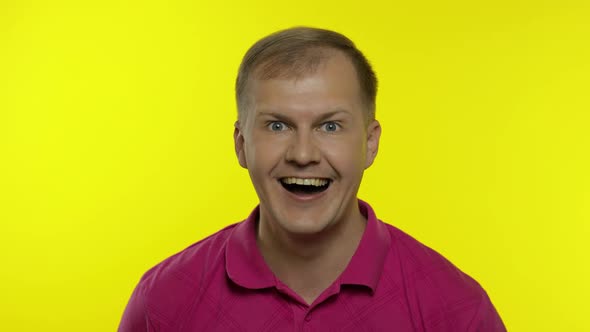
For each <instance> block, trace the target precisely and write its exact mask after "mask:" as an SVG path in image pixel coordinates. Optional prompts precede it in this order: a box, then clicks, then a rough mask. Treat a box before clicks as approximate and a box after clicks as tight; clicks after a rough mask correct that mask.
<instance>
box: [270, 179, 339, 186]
mask: <svg viewBox="0 0 590 332" xmlns="http://www.w3.org/2000/svg"><path fill="white" fill-rule="evenodd" d="M281 181H283V183H285V184H298V185H304V186H316V187H319V186H324V185H326V184H327V183H328V180H324V179H301V178H283V179H281Z"/></svg>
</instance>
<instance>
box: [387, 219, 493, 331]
mask: <svg viewBox="0 0 590 332" xmlns="http://www.w3.org/2000/svg"><path fill="white" fill-rule="evenodd" d="M387 227H388V229H389V234H390V235H391V240H392V241H391V247H390V253H389V259H388V267H386V270H388V271H387V272H386V273H388V274H390V276H395V279H397V280H398V282H399V283H401V284H402V285H403V287H404V289H405V293H406V298H407V300H408V305H409V307H410V311H411V312H412V313H413V315H416V316H417V320H419V321H420V322H421V323H420V324H423V325H425V326H424V329H425V330H426V331H428V330H430V329H435V330H437V331H471V330H472V328H473V327H474V326H475V325H476V324H481V323H482V322H483V323H485V324H492V325H493V326H495V328H494V329H491V330H488V329H484V330H481V331H504V330H503V329H501V328H497V327H498V326H501V327H503V325H502V323H501V320H500V318H499V316H498V314H497V312H496V310H495V308H494V307H493V305H492V303H491V301H490V299H489V297H488V295H487V293H486V291H485V290H484V289H483V288H482V287H481V285H480V284H479V283H478V282H477V281H476V280H475V279H473V278H472V277H471V276H469V275H468V274H466V273H465V272H463V271H461V270H460V269H459V268H458V267H457V266H455V265H454V264H453V263H451V261H449V260H448V259H447V258H445V257H444V256H442V255H441V254H440V253H438V252H437V251H435V250H434V249H432V248H430V247H428V246H426V245H425V244H423V243H421V242H419V241H418V240H416V239H415V238H413V237H412V236H410V235H408V234H406V233H405V232H403V231H401V230H400V229H398V228H396V227H394V226H392V225H388V224H387ZM490 322H492V323H490Z"/></svg>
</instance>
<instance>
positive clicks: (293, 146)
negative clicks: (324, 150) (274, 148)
mask: <svg viewBox="0 0 590 332" xmlns="http://www.w3.org/2000/svg"><path fill="white" fill-rule="evenodd" d="M320 158H321V153H320V149H319V148H318V146H317V142H316V141H315V140H314V137H313V133H312V132H306V131H299V132H297V134H296V135H293V138H292V140H291V142H290V144H289V148H288V150H287V153H286V156H285V159H286V161H287V162H291V163H294V164H297V165H299V166H305V165H308V164H315V163H319V162H320Z"/></svg>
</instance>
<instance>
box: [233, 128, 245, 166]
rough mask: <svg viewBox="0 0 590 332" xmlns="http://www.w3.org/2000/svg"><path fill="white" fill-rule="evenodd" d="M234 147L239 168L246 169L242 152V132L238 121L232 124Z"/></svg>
mask: <svg viewBox="0 0 590 332" xmlns="http://www.w3.org/2000/svg"><path fill="white" fill-rule="evenodd" d="M234 147H235V149H236V156H237V157H238V162H239V163H240V166H242V167H243V168H246V169H247V168H248V164H247V163H246V154H245V151H244V133H243V132H242V129H241V126H240V121H236V123H234Z"/></svg>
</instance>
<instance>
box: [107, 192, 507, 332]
mask: <svg viewBox="0 0 590 332" xmlns="http://www.w3.org/2000/svg"><path fill="white" fill-rule="evenodd" d="M359 208H360V210H361V212H362V213H363V215H364V216H365V217H366V218H367V225H366V228H365V232H364V234H363V237H362V239H361V242H360V244H359V246H358V248H357V250H356V252H355V254H354V256H353V257H352V259H351V261H350V263H349V264H348V266H347V267H346V269H345V270H344V272H343V273H342V274H341V275H340V277H339V278H338V279H337V280H336V281H335V282H334V283H333V284H332V285H331V286H330V287H328V288H327V289H326V290H325V291H324V292H323V293H322V294H321V295H320V296H319V297H318V298H317V299H316V300H315V301H314V302H313V303H312V304H311V305H307V304H306V303H305V301H303V299H302V298H301V297H300V296H298V295H297V294H295V293H294V292H293V291H291V290H290V289H289V288H288V287H287V286H286V285H285V284H283V283H282V282H281V281H280V280H278V279H277V278H276V277H275V276H274V274H273V273H272V272H271V270H270V269H269V267H268V266H267V265H266V263H265V261H264V259H263V257H262V255H261V253H260V252H259V250H258V247H257V245H256V223H257V219H258V208H256V209H255V210H254V211H253V212H252V214H250V216H249V217H248V219H246V220H244V221H242V222H240V223H237V224H234V225H231V226H229V227H227V228H225V229H222V230H221V231H219V232H217V233H215V234H213V235H211V236H209V237H208V238H206V239H204V240H202V241H200V242H197V243H195V244H193V245H192V246H190V247H188V248H186V249H185V250H183V251H181V252H180V253H178V254H176V255H174V256H172V257H170V258H168V259H166V260H165V261H163V262H162V263H160V264H158V265H157V266H155V267H154V268H152V269H151V270H149V271H148V272H147V273H146V274H145V275H144V276H143V277H142V278H141V281H140V282H139V284H138V285H137V287H136V288H135V290H134V292H133V294H132V296H131V299H130V300H129V303H128V305H127V308H126V309H125V312H124V314H123V318H122V320H121V324H120V326H119V331H120V332H140V331H161V332H172V331H174V332H180V331H186V332H192V331H256V332H262V331H273V332H274V331H322V332H324V331H338V332H345V331H355V332H358V331H397V332H405V331H438V332H443V331H444V332H462V331H473V332H475V331H477V332H488V331H489V332H492V331H494V332H495V331H506V328H505V327H504V325H503V323H502V320H501V319H500V317H499V315H498V313H497V312H496V310H495V308H494V306H493V305H492V303H491V301H490V299H489V297H488V295H487V294H486V292H485V291H484V290H483V289H482V288H481V286H480V285H479V284H478V283H477V282H476V281H475V280H473V279H472V278H470V277H469V276H468V275H466V274H465V273H463V272H461V271H460V270H459V269H457V268H456V267H455V266H454V265H453V264H451V263H450V262H449V261H447V260H446V259H445V258H444V257H442V256H441V255H440V254H438V253H437V252H435V251H434V250H432V249H430V248H428V247H426V246H425V245H423V244H421V243H419V242H418V241H416V240H415V239H413V238H412V237H410V236H409V235H407V234H405V233H403V232H402V231H400V230H399V229H397V228H395V227H393V226H391V225H388V224H385V223H383V222H381V221H380V220H378V219H377V218H376V216H375V213H374V212H373V210H372V209H371V207H370V206H369V205H368V204H367V203H365V202H362V201H360V200H359Z"/></svg>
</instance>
